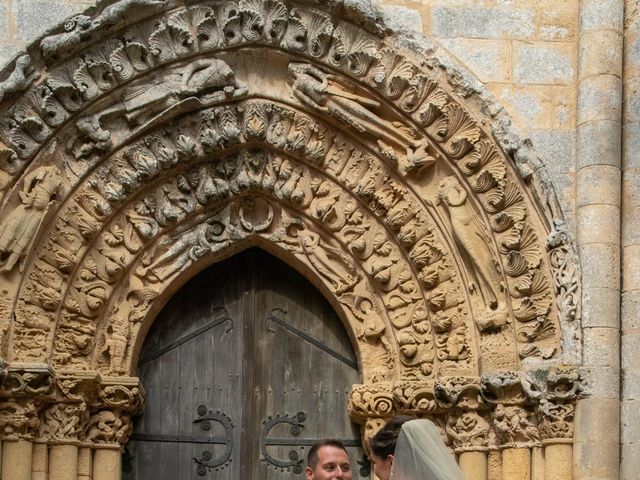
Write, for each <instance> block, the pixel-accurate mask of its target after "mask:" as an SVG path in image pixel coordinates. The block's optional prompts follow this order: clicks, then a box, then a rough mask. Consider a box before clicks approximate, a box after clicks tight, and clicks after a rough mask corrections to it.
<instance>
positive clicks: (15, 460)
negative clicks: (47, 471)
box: [2, 440, 33, 480]
mask: <svg viewBox="0 0 640 480" xmlns="http://www.w3.org/2000/svg"><path fill="white" fill-rule="evenodd" d="M32 458H33V444H32V443H31V442H30V441H29V440H16V441H12V440H5V441H3V442H2V478H3V479H5V480H31V462H32Z"/></svg>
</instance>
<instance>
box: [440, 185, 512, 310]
mask: <svg viewBox="0 0 640 480" xmlns="http://www.w3.org/2000/svg"><path fill="white" fill-rule="evenodd" d="M437 195H438V197H437V198H438V203H440V202H441V203H443V204H444V205H445V207H446V208H447V210H448V211H449V216H450V218H451V229H452V233H453V237H454V239H455V241H456V243H457V244H458V247H459V248H460V250H461V253H463V254H464V255H466V256H467V260H468V262H469V264H470V265H469V266H470V267H471V271H472V272H473V273H475V275H476V278H477V281H478V284H477V285H472V290H474V289H476V288H477V289H479V293H480V294H481V295H482V298H483V299H484V303H485V306H486V308H487V310H494V311H495V310H496V309H498V308H499V306H500V305H501V298H500V297H501V295H500V294H501V291H502V290H503V289H504V286H503V280H502V277H501V275H500V273H499V270H498V266H497V262H496V260H495V258H494V257H493V255H492V254H491V252H492V250H493V249H492V246H491V243H490V240H489V234H488V233H487V231H486V229H485V228H484V225H483V224H482V223H481V222H480V220H478V217H477V215H476V214H475V212H474V211H473V209H472V208H471V207H470V206H469V205H468V204H467V192H466V191H465V190H464V189H463V188H462V186H461V185H460V182H459V181H458V180H457V179H456V178H455V177H453V176H450V177H446V178H445V179H443V180H442V181H441V182H440V184H439V186H438V192H437ZM496 321H497V320H496Z"/></svg>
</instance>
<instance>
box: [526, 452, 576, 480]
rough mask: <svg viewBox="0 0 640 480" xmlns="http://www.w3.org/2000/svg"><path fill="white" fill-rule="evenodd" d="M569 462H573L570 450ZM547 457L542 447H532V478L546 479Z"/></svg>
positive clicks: (535, 479) (532, 479) (537, 479)
mask: <svg viewBox="0 0 640 480" xmlns="http://www.w3.org/2000/svg"><path fill="white" fill-rule="evenodd" d="M568 460H569V463H571V452H569V459H568ZM544 467H545V459H544V449H543V448H542V447H533V449H531V480H545V478H544V472H545V468H544Z"/></svg>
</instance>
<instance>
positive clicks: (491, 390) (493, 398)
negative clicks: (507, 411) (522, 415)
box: [480, 372, 527, 405]
mask: <svg viewBox="0 0 640 480" xmlns="http://www.w3.org/2000/svg"><path fill="white" fill-rule="evenodd" d="M480 384H481V386H482V388H481V390H480V392H481V395H482V398H483V399H484V400H485V401H486V402H487V403H489V404H498V405H499V404H502V405H522V404H524V403H525V402H526V400H527V397H526V395H525V392H524V389H523V387H522V382H521V381H520V374H519V373H518V372H498V373H494V374H489V375H483V376H482V378H481V380H480Z"/></svg>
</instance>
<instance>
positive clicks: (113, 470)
mask: <svg viewBox="0 0 640 480" xmlns="http://www.w3.org/2000/svg"><path fill="white" fill-rule="evenodd" d="M121 458H122V454H121V453H120V445H116V446H115V447H111V448H97V449H96V450H94V452H93V480H120V468H121V467H120V459H121Z"/></svg>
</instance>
